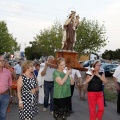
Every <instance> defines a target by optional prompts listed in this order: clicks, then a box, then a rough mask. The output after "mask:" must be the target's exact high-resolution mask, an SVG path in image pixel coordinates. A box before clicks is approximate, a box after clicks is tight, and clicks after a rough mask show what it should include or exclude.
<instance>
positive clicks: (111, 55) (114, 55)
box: [102, 49, 120, 60]
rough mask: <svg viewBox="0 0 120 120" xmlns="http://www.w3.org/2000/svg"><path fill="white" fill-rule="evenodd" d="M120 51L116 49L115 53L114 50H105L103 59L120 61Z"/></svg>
mask: <svg viewBox="0 0 120 120" xmlns="http://www.w3.org/2000/svg"><path fill="white" fill-rule="evenodd" d="M119 53H120V49H116V50H115V51H112V50H105V52H104V53H103V54H102V58H103V59H106V60H116V59H120V54H119Z"/></svg>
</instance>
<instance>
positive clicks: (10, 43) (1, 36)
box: [0, 21, 20, 53]
mask: <svg viewBox="0 0 120 120" xmlns="http://www.w3.org/2000/svg"><path fill="white" fill-rule="evenodd" d="M19 49H20V46H18V43H17V42H16V38H13V35H12V34H10V33H9V32H8V28H7V24H6V23H5V22H4V21H0V53H5V52H12V53H13V52H14V51H16V50H19Z"/></svg>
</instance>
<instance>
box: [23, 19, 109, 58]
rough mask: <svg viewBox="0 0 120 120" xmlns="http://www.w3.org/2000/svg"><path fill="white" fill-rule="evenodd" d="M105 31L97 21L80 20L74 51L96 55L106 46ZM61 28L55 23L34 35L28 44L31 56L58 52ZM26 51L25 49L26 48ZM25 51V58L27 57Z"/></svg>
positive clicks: (60, 41)
mask: <svg viewBox="0 0 120 120" xmlns="http://www.w3.org/2000/svg"><path fill="white" fill-rule="evenodd" d="M105 33H106V30H105V27H104V25H99V23H98V21H90V20H86V19H85V18H83V19H82V21H81V22H80V25H79V27H78V29H77V31H76V34H77V38H76V43H75V46H74V50H75V51H76V52H78V53H79V55H81V54H85V53H88V54H90V53H97V52H98V51H99V50H100V49H101V48H102V47H104V46H105V45H106V40H107V38H106V36H105ZM62 36H63V27H62V25H61V23H60V22H55V23H54V25H52V26H51V28H50V29H44V30H41V31H40V33H39V34H37V35H36V37H35V38H34V41H33V42H32V41H31V42H30V44H31V45H32V46H31V51H27V52H30V53H31V54H33V55H32V56H34V57H35V55H34V54H36V55H38V56H39V57H40V56H48V55H54V51H55V50H60V49H61V46H62ZM26 49H27V48H26ZM29 49H30V48H29ZM27 52H26V51H25V54H26V56H28V55H29V53H27Z"/></svg>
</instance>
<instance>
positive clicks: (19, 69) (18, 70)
mask: <svg viewBox="0 0 120 120" xmlns="http://www.w3.org/2000/svg"><path fill="white" fill-rule="evenodd" d="M14 71H15V73H16V80H18V78H19V76H20V75H21V73H22V68H21V63H20V61H18V63H17V64H16V65H15V66H14Z"/></svg>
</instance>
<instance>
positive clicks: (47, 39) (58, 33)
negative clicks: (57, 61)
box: [25, 22, 62, 59]
mask: <svg viewBox="0 0 120 120" xmlns="http://www.w3.org/2000/svg"><path fill="white" fill-rule="evenodd" d="M61 41H62V26H61V24H60V22H55V23H54V25H52V26H51V28H49V29H44V30H41V31H40V33H39V34H37V35H36V37H34V41H31V42H30V44H31V45H32V46H31V47H28V48H26V49H25V55H26V56H27V58H29V59H35V58H40V57H41V56H48V55H54V54H55V52H54V51H55V50H60V49H61V45H62V43H61ZM30 48H31V50H30V51H29V50H27V49H30ZM30 54H31V55H30ZM29 55H30V56H33V57H29Z"/></svg>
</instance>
